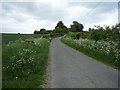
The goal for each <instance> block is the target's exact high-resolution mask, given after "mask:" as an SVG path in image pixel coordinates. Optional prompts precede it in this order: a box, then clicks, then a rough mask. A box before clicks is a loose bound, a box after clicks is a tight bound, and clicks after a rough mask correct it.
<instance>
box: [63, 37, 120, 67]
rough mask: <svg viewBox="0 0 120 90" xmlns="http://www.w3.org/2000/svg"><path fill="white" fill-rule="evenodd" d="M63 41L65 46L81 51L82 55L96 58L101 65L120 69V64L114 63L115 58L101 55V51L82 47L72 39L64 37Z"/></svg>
mask: <svg viewBox="0 0 120 90" xmlns="http://www.w3.org/2000/svg"><path fill="white" fill-rule="evenodd" d="M61 41H62V42H63V43H64V44H66V45H68V46H70V47H71V48H74V49H76V50H78V51H80V52H81V53H83V54H85V55H87V56H89V57H92V58H94V59H95V60H97V61H99V62H101V63H104V64H106V65H108V66H111V67H113V68H116V69H118V68H119V65H118V63H117V62H114V61H115V57H113V56H109V55H106V54H104V53H100V52H99V51H96V50H90V49H88V48H83V47H80V45H79V44H77V43H75V42H74V39H72V38H71V39H67V38H65V37H63V38H62V39H61Z"/></svg>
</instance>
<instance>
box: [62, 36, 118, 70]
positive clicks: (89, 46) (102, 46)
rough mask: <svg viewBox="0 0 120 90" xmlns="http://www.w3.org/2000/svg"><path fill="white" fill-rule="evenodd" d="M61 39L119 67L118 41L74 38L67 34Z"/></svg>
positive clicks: (106, 62) (83, 51)
mask: <svg viewBox="0 0 120 90" xmlns="http://www.w3.org/2000/svg"><path fill="white" fill-rule="evenodd" d="M61 41H62V42H63V43H65V44H67V45H69V46H70V47H72V48H74V49H76V50H79V51H80V52H82V53H84V54H86V55H88V56H90V57H92V58H94V59H96V60H98V61H101V62H103V63H105V64H107V65H110V66H112V67H114V68H118V62H119V53H120V51H119V49H118V48H117V46H118V43H116V42H113V41H109V42H108V41H107V42H106V41H98V42H95V41H93V40H88V39H79V40H76V39H72V38H71V37H70V36H65V37H64V38H62V39H61Z"/></svg>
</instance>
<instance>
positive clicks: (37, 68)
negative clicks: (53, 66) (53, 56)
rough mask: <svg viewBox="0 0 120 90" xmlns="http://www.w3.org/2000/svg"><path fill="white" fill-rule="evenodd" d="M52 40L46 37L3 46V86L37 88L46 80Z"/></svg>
mask: <svg viewBox="0 0 120 90" xmlns="http://www.w3.org/2000/svg"><path fill="white" fill-rule="evenodd" d="M49 44H50V41H49V40H47V39H44V38H38V39H32V40H31V39H30V40H25V41H22V40H21V41H20V40H19V41H16V42H15V43H9V44H7V45H4V46H3V51H2V57H3V58H2V61H3V79H2V85H3V88H37V87H39V86H40V85H41V84H42V83H43V81H44V74H45V71H46V66H47V59H48V52H49Z"/></svg>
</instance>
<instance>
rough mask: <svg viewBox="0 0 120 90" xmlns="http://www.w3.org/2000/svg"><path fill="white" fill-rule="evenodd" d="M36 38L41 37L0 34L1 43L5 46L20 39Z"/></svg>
mask: <svg viewBox="0 0 120 90" xmlns="http://www.w3.org/2000/svg"><path fill="white" fill-rule="evenodd" d="M32 37H33V38H36V37H41V35H40V34H2V43H3V44H6V43H8V42H9V41H16V40H19V39H20V38H21V39H27V38H32Z"/></svg>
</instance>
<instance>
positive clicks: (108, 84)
mask: <svg viewBox="0 0 120 90" xmlns="http://www.w3.org/2000/svg"><path fill="white" fill-rule="evenodd" d="M49 76H50V82H49V83H50V88H118V71H117V70H115V69H113V68H111V67H108V66H106V65H104V64H102V63H100V62H97V61H95V60H93V59H92V58H90V57H88V56H85V55H83V54H82V53H80V52H78V51H76V50H74V49H72V48H70V47H68V46H66V45H65V44H63V43H62V42H61V41H60V38H55V39H54V40H53V41H52V42H51V47H50V75H49Z"/></svg>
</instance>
